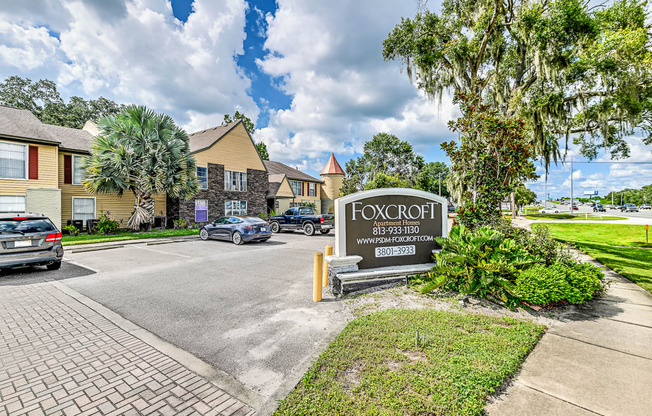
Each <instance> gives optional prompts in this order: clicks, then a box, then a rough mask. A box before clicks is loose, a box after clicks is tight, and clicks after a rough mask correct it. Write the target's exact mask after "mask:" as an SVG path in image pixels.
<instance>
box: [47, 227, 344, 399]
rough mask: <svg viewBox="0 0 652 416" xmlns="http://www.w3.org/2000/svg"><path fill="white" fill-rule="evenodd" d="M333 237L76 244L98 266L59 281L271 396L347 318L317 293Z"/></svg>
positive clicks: (80, 259) (81, 259)
mask: <svg viewBox="0 0 652 416" xmlns="http://www.w3.org/2000/svg"><path fill="white" fill-rule="evenodd" d="M333 243H334V238H333V237H332V236H331V235H328V236H322V235H315V236H313V237H307V236H305V235H303V234H299V233H287V234H286V233H281V234H276V235H274V237H273V238H272V239H271V240H270V241H268V242H265V243H252V244H245V245H243V246H236V245H234V244H232V243H229V242H223V241H200V240H199V238H198V239H197V240H193V241H184V242H177V243H173V244H163V245H147V244H146V243H142V244H135V245H129V246H125V247H123V248H115V249H111V250H103V251H93V252H82V253H72V252H71V250H69V251H68V252H67V253H66V256H65V258H66V259H67V260H69V261H70V260H72V261H74V262H75V263H76V264H77V265H80V266H87V267H88V268H89V269H90V270H91V271H96V273H92V274H89V273H91V272H86V273H85V275H81V276H78V277H69V278H65V279H63V278H62V280H61V281H60V283H63V284H65V285H66V286H68V287H70V288H72V289H74V290H75V291H77V292H80V293H82V294H83V295H85V296H87V297H89V298H91V299H92V300H94V301H96V302H98V303H100V304H102V305H104V306H105V307H107V308H109V309H111V310H112V311H114V312H116V313H118V314H120V315H122V316H123V317H124V318H126V319H128V320H130V321H132V322H134V323H136V324H137V325H139V326H141V327H143V328H145V329H147V330H148V331H150V332H152V333H154V334H156V335H158V336H159V337H161V338H162V339H164V340H166V341H168V342H170V343H172V344H174V345H175V346H177V347H179V348H181V349H183V350H186V351H188V352H190V353H192V354H194V355H195V356H197V357H199V358H201V359H203V360H205V361H206V362H208V363H209V364H211V365H213V366H214V367H215V368H217V369H219V370H222V371H224V372H226V373H228V374H229V375H231V376H233V377H234V378H235V380H236V381H237V382H238V383H242V385H243V386H244V387H246V388H248V389H250V390H251V391H252V392H254V393H255V394H256V395H258V397H259V399H260V402H262V403H267V404H268V405H269V403H270V402H274V401H275V400H276V399H278V398H280V397H283V396H284V394H285V393H287V391H288V390H289V389H290V388H292V386H293V384H292V383H294V382H296V380H297V379H298V377H300V376H301V374H303V372H304V371H305V370H306V369H307V366H308V364H309V362H310V359H311V358H313V357H314V356H315V354H316V353H318V352H319V351H320V350H321V348H323V346H324V344H325V343H326V342H328V340H329V339H330V338H331V337H332V336H333V334H335V333H337V332H339V330H341V328H342V327H343V325H344V324H345V319H344V317H343V316H342V314H341V313H338V312H340V311H341V310H342V309H343V306H342V303H341V302H340V301H337V300H334V299H326V300H325V301H323V302H321V303H314V302H312V272H313V254H314V252H315V251H323V250H324V247H325V246H326V245H333ZM73 266H74V265H71V264H67V265H65V266H64V267H62V269H61V271H60V274H61V273H63V276H65V272H66V269H68V270H77V269H76V267H78V266H74V267H73ZM288 382H289V383H290V384H288ZM223 388H224V389H225V390H227V391H228V390H229V389H228V386H223Z"/></svg>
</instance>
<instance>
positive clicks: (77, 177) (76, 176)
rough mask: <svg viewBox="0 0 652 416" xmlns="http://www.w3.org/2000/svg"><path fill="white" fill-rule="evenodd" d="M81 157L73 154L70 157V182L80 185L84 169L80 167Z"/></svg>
mask: <svg viewBox="0 0 652 416" xmlns="http://www.w3.org/2000/svg"><path fill="white" fill-rule="evenodd" d="M81 162H82V157H81V156H76V155H75V156H73V157H72V184H73V185H81V184H82V174H83V173H84V171H83V170H82V167H81Z"/></svg>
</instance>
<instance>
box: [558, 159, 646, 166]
mask: <svg viewBox="0 0 652 416" xmlns="http://www.w3.org/2000/svg"><path fill="white" fill-rule="evenodd" d="M573 163H585V164H587V165H590V164H597V163H603V164H607V165H611V164H617V165H627V164H630V165H652V161H650V162H618V161H617V162H578V161H577V160H573ZM563 164H565V162H562V165H563Z"/></svg>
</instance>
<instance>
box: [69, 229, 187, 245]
mask: <svg viewBox="0 0 652 416" xmlns="http://www.w3.org/2000/svg"><path fill="white" fill-rule="evenodd" d="M196 234H199V229H185V230H162V231H149V232H137V233H134V232H129V231H123V232H119V233H118V234H111V235H103V234H92V235H86V234H83V235H76V236H70V235H64V236H63V239H62V242H63V245H64V246H72V245H75V244H89V243H103V242H106V241H124V240H140V239H144V238H164V237H177V236H182V235H196Z"/></svg>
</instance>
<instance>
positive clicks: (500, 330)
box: [275, 309, 544, 416]
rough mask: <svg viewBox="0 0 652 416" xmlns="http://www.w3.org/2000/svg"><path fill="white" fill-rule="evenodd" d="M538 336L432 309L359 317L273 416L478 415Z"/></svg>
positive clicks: (536, 329) (538, 329)
mask: <svg viewBox="0 0 652 416" xmlns="http://www.w3.org/2000/svg"><path fill="white" fill-rule="evenodd" d="M417 332H418V333H419V335H421V336H423V338H421V339H420V340H419V341H417V337H416V335H417ZM543 332H544V327H543V326H542V325H536V324H533V323H529V322H524V321H519V320H515V319H509V318H502V319H501V318H496V317H488V316H482V315H464V314H460V313H454V312H442V311H437V310H432V309H425V310H387V311H383V312H377V313H374V314H371V315H368V316H363V317H360V318H358V319H356V320H354V321H352V322H351V323H349V325H348V326H347V327H346V328H345V329H344V331H342V332H341V333H340V335H339V336H338V337H337V338H336V339H335V341H333V343H331V345H330V346H329V347H328V349H327V350H326V351H325V352H324V353H323V354H322V355H321V356H320V357H319V359H318V360H317V362H316V363H315V364H314V365H313V366H312V368H311V369H310V370H308V372H307V373H306V374H305V375H304V377H303V379H302V380H301V382H300V383H299V384H298V385H297V387H296V388H295V389H294V390H293V391H292V392H291V393H290V395H289V396H288V397H287V398H286V399H285V400H284V401H283V402H282V403H281V405H280V406H279V408H278V410H277V411H276V413H275V415H308V414H309V415H329V416H330V415H347V416H348V415H356V414H358V415H380V414H405V415H417V414H419V415H450V414H458V415H478V414H481V412H482V409H483V408H484V406H485V398H486V396H488V395H490V394H492V393H494V392H495V391H496V389H497V388H498V387H499V386H500V385H501V384H502V383H504V382H505V381H507V380H508V379H509V378H510V377H511V376H512V375H513V374H514V373H515V372H516V370H517V369H518V368H519V366H520V365H521V363H522V362H523V361H524V360H525V358H526V357H527V355H528V353H529V352H530V351H531V350H532V348H534V346H535V345H536V343H537V341H538V340H539V339H540V337H541V335H542V334H543Z"/></svg>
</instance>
